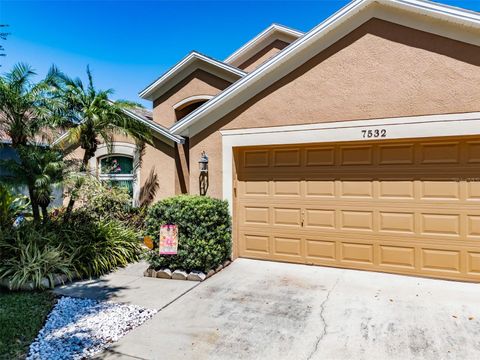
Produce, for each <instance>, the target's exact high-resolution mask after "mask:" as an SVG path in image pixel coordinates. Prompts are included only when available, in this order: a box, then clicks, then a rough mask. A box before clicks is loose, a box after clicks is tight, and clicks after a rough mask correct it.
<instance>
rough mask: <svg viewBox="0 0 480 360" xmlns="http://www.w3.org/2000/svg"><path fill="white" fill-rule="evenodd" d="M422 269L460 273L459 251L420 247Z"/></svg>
mask: <svg viewBox="0 0 480 360" xmlns="http://www.w3.org/2000/svg"><path fill="white" fill-rule="evenodd" d="M421 254H422V255H421V259H422V262H421V264H422V265H421V266H422V270H428V271H439V272H445V271H447V272H455V273H460V251H459V250H447V249H428V248H427V249H421Z"/></svg>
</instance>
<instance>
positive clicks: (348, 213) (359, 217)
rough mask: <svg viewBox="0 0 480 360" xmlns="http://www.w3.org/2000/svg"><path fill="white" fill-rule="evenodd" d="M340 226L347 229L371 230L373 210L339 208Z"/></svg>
mask: <svg viewBox="0 0 480 360" xmlns="http://www.w3.org/2000/svg"><path fill="white" fill-rule="evenodd" d="M340 219H341V228H342V229H347V230H357V231H358V230H360V231H373V212H372V211H362V210H341V211H340Z"/></svg>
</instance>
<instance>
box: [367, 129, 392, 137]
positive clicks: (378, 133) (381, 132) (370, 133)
mask: <svg viewBox="0 0 480 360" xmlns="http://www.w3.org/2000/svg"><path fill="white" fill-rule="evenodd" d="M362 136H363V138H364V139H370V138H379V137H387V130H386V129H374V130H367V129H364V130H362Z"/></svg>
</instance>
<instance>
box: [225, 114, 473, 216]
mask: <svg viewBox="0 0 480 360" xmlns="http://www.w3.org/2000/svg"><path fill="white" fill-rule="evenodd" d="M364 129H367V130H375V129H379V130H381V129H385V130H386V133H387V137H386V138H377V139H374V138H366V139H364V138H363V134H362V130H364ZM220 133H221V135H222V174H223V175H222V177H223V179H222V182H223V198H224V199H225V200H227V201H228V203H229V208H230V213H231V214H233V211H232V210H233V149H234V148H235V147H241V146H261V145H288V144H309V143H331V142H343V141H372V140H373V141H385V140H387V141H388V140H395V139H409V138H410V139H411V138H433V137H441V136H463V135H480V112H474V113H462V114H448V115H427V116H413V117H401V118H386V119H374V120H356V121H341V122H330V123H321V124H309V125H293V126H279V127H270V128H248V129H238V130H224V131H220Z"/></svg>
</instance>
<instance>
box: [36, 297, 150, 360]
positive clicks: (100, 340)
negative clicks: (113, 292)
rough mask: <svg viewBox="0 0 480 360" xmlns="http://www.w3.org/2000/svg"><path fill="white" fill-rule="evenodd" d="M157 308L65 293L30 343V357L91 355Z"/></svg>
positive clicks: (53, 358)
mask: <svg viewBox="0 0 480 360" xmlns="http://www.w3.org/2000/svg"><path fill="white" fill-rule="evenodd" d="M156 312H157V310H153V309H144V308H141V307H139V306H134V305H126V304H115V303H111V302H100V301H96V300H90V299H78V298H71V297H62V298H61V299H60V300H58V302H57V304H56V305H55V306H54V308H53V310H52V311H51V312H50V314H49V315H48V318H47V321H46V323H45V325H44V327H43V328H42V330H40V332H39V333H38V335H37V338H36V339H35V341H34V342H33V343H32V344H31V345H30V351H29V354H28V357H27V359H28V360H33V359H35V360H36V359H39V360H40V359H49V360H60V359H84V358H90V357H92V356H94V355H95V354H97V353H99V352H100V351H102V350H103V349H105V348H107V347H108V346H110V345H111V343H112V342H115V341H118V339H120V338H121V337H122V336H123V335H125V334H126V333H127V332H129V331H130V330H132V329H134V328H135V327H137V326H139V325H141V324H143V323H144V322H145V321H146V320H148V319H149V318H151V317H152V316H153V315H154V314H155V313H156Z"/></svg>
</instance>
